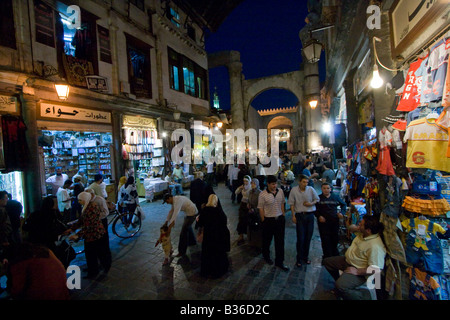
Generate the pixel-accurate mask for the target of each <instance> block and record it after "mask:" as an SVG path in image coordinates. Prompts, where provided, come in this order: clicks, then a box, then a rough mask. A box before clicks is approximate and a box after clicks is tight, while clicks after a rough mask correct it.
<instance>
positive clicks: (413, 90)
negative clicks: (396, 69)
mask: <svg viewBox="0 0 450 320" xmlns="http://www.w3.org/2000/svg"><path fill="white" fill-rule="evenodd" d="M422 61H423V59H419V60H417V61H415V62H413V63H411V65H410V67H409V71H408V76H407V77H406V82H405V88H404V90H403V94H402V97H401V100H400V103H399V104H398V106H397V111H401V112H408V111H413V110H414V109H416V108H417V107H418V106H419V105H420V93H421V90H422V87H421V86H420V85H419V84H421V82H422V77H421V76H420V77H418V76H416V71H417V69H419V67H420V65H421V64H422Z"/></svg>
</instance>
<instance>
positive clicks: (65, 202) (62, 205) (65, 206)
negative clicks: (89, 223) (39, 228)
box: [56, 179, 72, 222]
mask: <svg viewBox="0 0 450 320" xmlns="http://www.w3.org/2000/svg"><path fill="white" fill-rule="evenodd" d="M71 185H72V180H69V179H68V180H66V181H65V182H64V184H63V186H62V187H61V188H59V189H58V192H56V199H57V200H58V209H59V212H61V214H62V216H63V221H64V222H69V220H70V212H71V208H72V198H71V197H70V195H69V188H70V186H71Z"/></svg>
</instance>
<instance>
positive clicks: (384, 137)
mask: <svg viewBox="0 0 450 320" xmlns="http://www.w3.org/2000/svg"><path fill="white" fill-rule="evenodd" d="M379 142H380V152H381V153H380V156H379V157H378V166H377V167H376V169H377V171H378V172H379V173H380V174H383V175H385V176H393V175H395V172H394V167H393V166H392V161H391V155H390V149H389V148H390V146H391V145H392V134H391V133H390V132H389V130H387V128H386V127H383V129H382V130H381V131H380V134H379Z"/></svg>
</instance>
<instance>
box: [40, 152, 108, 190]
mask: <svg viewBox="0 0 450 320" xmlns="http://www.w3.org/2000/svg"><path fill="white" fill-rule="evenodd" d="M44 166H45V178H46V179H47V178H48V177H50V176H51V175H53V174H54V172H55V169H56V167H61V168H62V170H63V172H64V173H66V174H67V175H68V176H69V177H73V176H74V175H75V174H76V173H77V172H78V170H79V169H85V172H86V177H87V179H88V181H89V182H92V181H93V179H94V175H96V174H98V173H101V174H102V175H103V176H104V178H105V179H108V178H109V179H112V168H111V154H110V150H109V146H96V147H67V148H64V147H62V148H55V147H44Z"/></svg>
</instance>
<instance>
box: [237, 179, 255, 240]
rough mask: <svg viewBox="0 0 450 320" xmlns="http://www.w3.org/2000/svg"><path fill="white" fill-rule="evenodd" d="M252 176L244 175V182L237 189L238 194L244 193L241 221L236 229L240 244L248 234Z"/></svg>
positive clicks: (240, 207)
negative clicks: (249, 196) (248, 205)
mask: <svg viewBox="0 0 450 320" xmlns="http://www.w3.org/2000/svg"><path fill="white" fill-rule="evenodd" d="M251 180H252V178H251V177H250V176H248V175H247V176H245V177H244V184H243V185H241V186H240V187H239V188H237V190H236V194H237V195H238V194H241V195H242V200H241V205H240V206H239V221H238V225H237V228H236V231H237V232H238V234H239V238H238V244H242V243H243V242H244V234H247V227H248V207H247V204H248V194H249V192H250V190H251V185H250V181H251Z"/></svg>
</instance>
